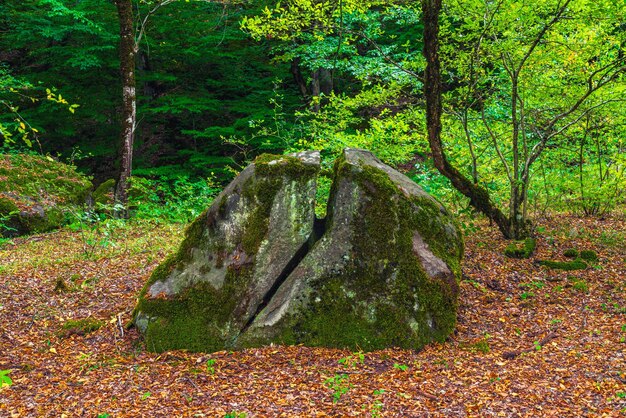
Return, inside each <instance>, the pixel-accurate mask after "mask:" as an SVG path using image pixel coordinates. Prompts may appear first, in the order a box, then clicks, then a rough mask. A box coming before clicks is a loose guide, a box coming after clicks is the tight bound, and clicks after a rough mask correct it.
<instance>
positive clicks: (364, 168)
mask: <svg viewBox="0 0 626 418" xmlns="http://www.w3.org/2000/svg"><path fill="white" fill-rule="evenodd" d="M318 168H319V157H318V155H317V154H314V153H305V154H301V155H299V156H296V157H277V156H263V157H261V158H260V159H257V160H256V161H255V163H254V164H253V165H252V166H250V167H248V168H247V169H246V170H244V171H243V172H242V173H241V174H240V176H239V177H238V178H236V179H235V180H234V182H233V183H231V184H230V185H229V186H228V187H227V188H226V189H225V190H224V192H222V194H221V195H220V196H218V198H217V199H216V201H215V203H214V204H213V205H212V206H211V208H209V209H208V211H207V212H206V213H205V214H203V215H202V216H201V217H200V218H198V219H197V220H196V221H195V222H194V223H193V224H192V225H191V226H190V228H189V230H188V232H187V236H186V238H185V240H184V242H183V244H182V246H181V249H180V251H179V253H178V254H176V255H175V256H173V257H172V258H170V259H169V260H167V261H166V262H165V263H164V264H162V265H161V266H159V267H158V268H157V269H156V270H155V272H154V274H153V275H152V277H151V279H150V280H149V281H148V283H147V285H146V286H145V288H144V289H143V291H142V293H141V295H140V301H139V304H138V306H137V308H136V316H135V323H136V325H137V326H138V328H139V329H140V330H141V331H142V332H143V333H144V335H145V337H146V342H147V347H148V348H149V349H151V350H156V351H162V350H167V349H173V348H185V349H190V350H197V351H214V350H222V349H232V348H243V347H250V346H260V345H265V344H269V343H272V342H273V343H288V344H295V343H303V344H307V345H319V346H329V347H349V348H353V349H357V348H358V349H364V350H373V349H378V348H384V347H390V346H396V347H405V348H420V347H422V346H423V345H424V344H427V343H428V342H430V341H433V340H437V341H442V340H444V339H445V338H446V337H447V336H448V335H449V334H450V332H451V331H452V330H453V329H454V326H455V322H456V308H457V296H458V289H459V288H458V280H459V278H460V260H461V257H462V254H463V243H462V239H461V234H460V233H459V230H458V228H457V226H456V224H455V222H454V220H453V219H452V217H451V216H450V215H449V214H448V213H447V212H446V210H445V209H444V208H443V206H441V204H440V203H439V202H437V201H436V200H435V199H434V198H432V197H431V196H429V195H428V194H426V193H425V192H424V191H423V190H422V189H421V188H420V187H419V186H418V185H417V184H415V183H414V182H412V181H411V180H410V179H408V178H407V177H406V176H404V175H402V174H400V173H399V172H397V171H395V170H393V169H392V168H391V167H389V166H387V165H385V164H383V163H381V162H380V161H379V160H378V159H377V158H375V157H374V156H373V155H372V154H371V153H370V152H368V151H363V150H352V149H347V150H345V151H344V154H343V156H342V157H341V158H339V159H338V160H337V162H336V165H335V174H334V180H333V186H332V190H331V197H330V200H329V203H328V216H327V219H326V220H325V222H324V221H320V220H315V219H314V205H315V202H314V197H315V180H316V175H317V170H318Z"/></svg>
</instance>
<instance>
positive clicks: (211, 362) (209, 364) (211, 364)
mask: <svg viewBox="0 0 626 418" xmlns="http://www.w3.org/2000/svg"><path fill="white" fill-rule="evenodd" d="M215 363H216V360H215V359H213V358H210V359H208V360H207V361H206V371H207V373H209V374H215Z"/></svg>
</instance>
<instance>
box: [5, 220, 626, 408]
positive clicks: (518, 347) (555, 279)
mask: <svg viewBox="0 0 626 418" xmlns="http://www.w3.org/2000/svg"><path fill="white" fill-rule="evenodd" d="M541 225H542V226H543V228H542V229H541V231H540V232H539V233H538V237H537V238H538V245H537V250H536V253H535V254H534V255H533V256H532V257H531V258H530V259H510V258H506V257H504V256H503V253H504V249H505V247H506V245H507V242H506V241H505V240H503V239H502V238H501V237H500V236H499V234H498V232H497V231H496V229H495V228H493V227H490V226H489V225H487V223H486V222H481V223H479V227H478V229H477V230H476V231H472V233H471V234H470V235H469V236H468V237H467V238H466V243H467V249H466V255H465V260H464V262H463V280H462V282H461V295H460V298H459V305H460V306H459V312H458V325H457V328H456V331H455V332H454V334H453V335H451V336H450V338H449V339H448V341H446V342H445V343H443V344H432V345H429V346H427V347H426V348H424V349H423V350H421V351H419V352H416V351H411V350H399V349H393V348H390V349H386V350H382V351H376V352H372V353H359V352H354V351H348V350H338V349H327V348H319V347H304V346H292V347H286V346H269V347H264V348H259V349H248V350H243V351H238V352H226V351H222V352H217V353H211V354H208V353H188V352H185V351H174V352H167V353H162V354H155V353H150V352H147V351H146V350H145V347H143V343H142V340H141V338H140V336H139V335H138V333H137V331H136V330H134V329H130V330H126V329H125V325H126V324H127V323H128V322H129V321H130V320H131V314H132V310H133V308H134V305H135V303H136V296H137V293H138V292H139V290H140V289H141V287H142V286H143V284H144V283H145V281H146V280H147V278H148V277H149V275H150V273H151V271H152V270H153V269H154V268H155V267H156V266H157V265H158V263H159V261H160V260H163V259H164V258H165V256H166V255H167V254H168V253H170V252H172V251H173V250H174V249H175V246H176V245H178V243H179V242H180V239H181V235H182V233H181V228H180V227H176V226H172V225H159V224H157V225H154V224H143V225H132V226H127V227H120V228H119V230H117V231H116V234H117V235H116V236H115V238H114V241H113V243H112V245H107V246H106V248H105V247H103V248H101V249H98V251H94V252H92V253H90V254H86V253H85V251H84V242H81V235H80V233H78V232H71V231H67V230H63V231H59V232H55V233H50V234H42V235H37V236H31V237H27V238H19V239H15V240H13V242H12V243H9V244H6V245H5V246H4V247H3V248H0V318H2V319H1V322H0V323H1V325H2V326H1V328H0V336H1V338H0V371H3V376H6V377H7V379H9V380H8V381H10V382H11V384H3V385H2V387H0V416H7V417H31V416H32V417H40V416H41V417H47V416H50V417H52V416H54V417H73V416H100V417H118V416H177V417H178V416H183V417H195V416H198V417H202V416H206V417H216V416H217V417H224V416H239V417H243V416H245V417H294V416H306V417H325V416H372V417H374V416H388V417H425V416H427V417H484V416H494V417H499V416H503V417H517V416H519V417H531V416H532V417H535V416H543V417H552V416H553V417H568V416H571V417H579V416H590V417H591V416H594V417H595V416H606V417H612V416H626V281H625V279H624V278H625V277H626V268H625V265H626V235H625V233H626V222H625V221H624V220H623V219H619V218H606V219H602V220H598V219H591V218H588V219H579V218H576V217H570V216H558V217H555V218H549V219H545V220H543V221H542V222H541ZM569 248H577V249H579V250H580V249H588V250H594V251H596V252H597V253H598V255H599V261H597V262H595V263H592V264H591V266H590V267H588V268H587V269H585V270H578V271H561V270H550V269H548V268H546V267H543V266H541V265H539V264H538V261H539V260H545V259H549V260H560V261H566V260H567V258H564V256H563V252H564V251H565V250H566V249H569ZM59 280H62V281H63V282H64V284H65V285H66V287H65V288H59V287H58V286H56V285H57V284H58V281H59ZM81 320H89V321H91V322H89V321H87V322H86V323H98V324H101V325H99V326H98V327H95V326H94V327H90V328H86V329H82V328H81V329H80V330H79V331H72V332H68V331H67V328H69V329H73V328H71V327H70V326H68V325H65V324H68V323H69V324H74V323H75V322H72V321H81ZM68 321H69V322H68ZM81 323H82V322H81ZM64 325H65V326H66V329H65V330H64Z"/></svg>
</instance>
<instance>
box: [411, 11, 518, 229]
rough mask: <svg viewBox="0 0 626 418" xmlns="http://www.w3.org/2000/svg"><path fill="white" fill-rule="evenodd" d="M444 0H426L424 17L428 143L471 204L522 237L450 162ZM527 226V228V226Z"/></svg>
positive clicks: (439, 165) (443, 171)
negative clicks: (442, 49)
mask: <svg viewBox="0 0 626 418" xmlns="http://www.w3.org/2000/svg"><path fill="white" fill-rule="evenodd" d="M440 12H441V0H422V18H423V20H424V22H423V23H424V51H423V53H424V58H426V74H425V78H424V96H425V98H426V125H427V129H428V143H429V145H430V150H431V152H432V154H433V161H434V163H435V167H436V168H437V170H439V172H440V173H441V174H443V175H444V176H446V177H447V178H448V179H449V180H450V181H451V182H452V185H453V186H454V188H456V189H457V190H458V191H459V192H461V193H462V194H463V195H465V196H467V197H468V198H469V199H470V204H471V205H472V206H473V207H474V208H476V209H477V210H478V211H480V212H482V213H484V214H485V215H486V216H487V217H488V218H489V219H491V220H492V221H493V222H495V223H496V225H498V228H499V229H500V232H502V234H503V235H504V236H505V237H506V238H521V237H522V236H523V235H525V233H521V231H520V228H519V226H517V225H516V220H517V219H515V218H514V219H509V218H507V216H506V215H505V214H504V213H502V211H501V210H500V209H498V208H497V207H496V206H495V205H494V204H493V202H492V201H491V199H490V197H489V193H488V192H487V190H485V189H484V188H483V187H480V186H479V185H477V184H474V183H473V182H472V181H471V180H469V179H468V178H467V177H465V176H464V175H463V174H462V173H461V172H460V171H459V170H457V169H456V168H455V167H454V166H452V165H451V164H450V162H449V161H448V159H447V158H446V155H445V153H444V150H443V143H442V142H441V115H442V111H443V110H442V109H443V108H442V104H441V90H442V88H441V64H440V62H439V14H440ZM523 229H525V228H523Z"/></svg>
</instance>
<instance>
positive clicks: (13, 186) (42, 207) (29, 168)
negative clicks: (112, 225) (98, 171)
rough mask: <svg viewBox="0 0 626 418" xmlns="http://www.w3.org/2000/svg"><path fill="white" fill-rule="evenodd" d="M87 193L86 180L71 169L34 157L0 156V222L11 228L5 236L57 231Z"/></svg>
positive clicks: (82, 202)
mask: <svg viewBox="0 0 626 418" xmlns="http://www.w3.org/2000/svg"><path fill="white" fill-rule="evenodd" d="M90 189H91V182H90V181H89V179H88V178H87V177H86V176H84V175H82V174H80V173H78V172H77V171H76V170H75V168H74V167H72V166H69V165H66V164H63V163H60V162H58V161H54V160H52V159H49V158H47V157H41V156H35V155H19V154H18V155H0V218H6V219H5V221H4V223H5V224H6V225H8V226H9V227H10V230H9V231H4V233H5V234H8V233H10V234H29V233H34V232H45V231H49V230H51V229H54V228H57V227H59V226H60V225H61V224H62V223H63V221H64V219H65V214H66V213H67V212H69V211H75V210H76V207H77V206H81V205H83V204H84V203H85V200H86V198H87V195H88V193H89V190H90ZM2 232H3V231H0V233H2Z"/></svg>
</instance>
